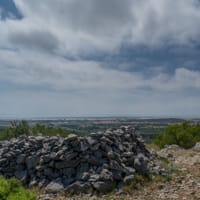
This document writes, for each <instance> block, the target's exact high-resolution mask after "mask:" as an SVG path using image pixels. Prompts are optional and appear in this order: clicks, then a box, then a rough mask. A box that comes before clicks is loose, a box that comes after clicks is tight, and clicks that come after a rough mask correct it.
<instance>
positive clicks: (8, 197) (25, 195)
mask: <svg viewBox="0 0 200 200" xmlns="http://www.w3.org/2000/svg"><path fill="white" fill-rule="evenodd" d="M0 199H1V200H36V196H35V195H34V194H33V193H32V192H31V191H29V190H27V189H25V188H23V186H22V185H21V182H20V181H18V180H17V179H14V178H12V179H5V178H3V177H0Z"/></svg>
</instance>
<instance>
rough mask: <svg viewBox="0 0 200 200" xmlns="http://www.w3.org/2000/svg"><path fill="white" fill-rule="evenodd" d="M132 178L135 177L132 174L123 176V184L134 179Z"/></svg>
mask: <svg viewBox="0 0 200 200" xmlns="http://www.w3.org/2000/svg"><path fill="white" fill-rule="evenodd" d="M134 178H135V177H134V175H129V176H126V177H124V179H123V182H124V184H126V185H128V184H130V183H132V182H133V181H134Z"/></svg>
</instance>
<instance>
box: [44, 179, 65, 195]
mask: <svg viewBox="0 0 200 200" xmlns="http://www.w3.org/2000/svg"><path fill="white" fill-rule="evenodd" d="M45 190H46V191H47V192H50V193H58V192H61V191H62V190H64V185H63V183H62V182H61V180H60V179H57V180H54V181H52V182H50V183H49V184H48V185H47V186H46V188H45Z"/></svg>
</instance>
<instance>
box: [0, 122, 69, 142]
mask: <svg viewBox="0 0 200 200" xmlns="http://www.w3.org/2000/svg"><path fill="white" fill-rule="evenodd" d="M39 133H40V134H42V135H44V136H54V135H60V136H63V137H66V136H68V135H69V131H67V130H65V129H62V128H57V127H53V126H46V125H43V124H36V125H34V126H33V127H30V126H29V124H28V123H27V122H26V121H20V122H16V121H14V122H11V126H10V127H9V128H6V129H4V130H1V131H0V140H9V139H11V138H16V137H18V136H20V135H33V136H34V135H38V134H39Z"/></svg>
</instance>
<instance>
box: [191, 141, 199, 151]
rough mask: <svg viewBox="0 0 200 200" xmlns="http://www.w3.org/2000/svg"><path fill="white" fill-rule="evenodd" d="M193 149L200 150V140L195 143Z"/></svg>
mask: <svg viewBox="0 0 200 200" xmlns="http://www.w3.org/2000/svg"><path fill="white" fill-rule="evenodd" d="M193 150H194V151H198V152H200V142H198V143H196V144H195V146H194V147H193Z"/></svg>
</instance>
